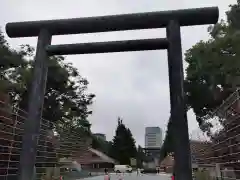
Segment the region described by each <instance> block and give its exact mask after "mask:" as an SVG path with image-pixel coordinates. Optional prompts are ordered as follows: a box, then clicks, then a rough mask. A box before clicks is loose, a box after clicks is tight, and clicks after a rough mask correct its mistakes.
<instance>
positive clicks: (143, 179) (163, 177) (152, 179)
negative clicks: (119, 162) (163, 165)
mask: <svg viewBox="0 0 240 180" xmlns="http://www.w3.org/2000/svg"><path fill="white" fill-rule="evenodd" d="M110 176H111V179H110V180H119V179H120V178H119V177H120V176H119V175H116V174H115V173H112V174H110ZM121 177H122V180H171V178H170V175H168V174H156V175H155V174H148V175H147V174H141V175H138V176H137V174H136V173H132V174H125V175H123V176H121ZM84 180H104V176H96V177H92V178H84Z"/></svg>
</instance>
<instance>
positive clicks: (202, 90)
mask: <svg viewBox="0 0 240 180" xmlns="http://www.w3.org/2000/svg"><path fill="white" fill-rule="evenodd" d="M230 7H231V9H230V11H228V12H227V13H226V15H227V21H226V22H225V21H223V20H222V21H221V22H220V23H218V24H216V25H215V26H211V27H209V29H208V30H209V33H210V35H211V38H210V39H209V40H208V41H200V42H199V43H197V44H196V45H194V46H193V47H192V48H191V49H189V50H188V51H187V52H186V54H185V60H186V62H187V63H188V67H187V69H186V72H187V77H186V81H185V91H186V96H187V102H188V105H189V107H191V108H193V110H194V112H195V114H196V117H197V121H198V122H199V125H200V127H202V129H203V130H208V129H206V128H208V127H209V126H208V125H206V124H205V122H206V121H205V120H206V119H208V118H209V117H208V116H207V115H208V114H210V113H211V112H212V111H213V110H214V109H215V108H216V107H217V106H219V105H220V104H221V103H222V101H223V100H224V99H226V97H228V96H229V95H230V94H231V93H233V92H234V91H235V90H236V88H237V87H239V85H240V84H239V80H240V69H239V67H240V61H239V57H240V45H239V44H240V33H239V32H240V31H239V30H240V21H239V20H240V12H239V10H240V1H239V0H238V2H237V4H235V5H231V6H230Z"/></svg>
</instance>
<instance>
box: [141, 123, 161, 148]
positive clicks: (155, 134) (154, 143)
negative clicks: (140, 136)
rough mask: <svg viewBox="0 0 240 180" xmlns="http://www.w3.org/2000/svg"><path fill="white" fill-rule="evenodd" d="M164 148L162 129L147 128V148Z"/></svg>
mask: <svg viewBox="0 0 240 180" xmlns="http://www.w3.org/2000/svg"><path fill="white" fill-rule="evenodd" d="M161 146H162V130H161V128H160V127H146V129H145V148H160V147H161Z"/></svg>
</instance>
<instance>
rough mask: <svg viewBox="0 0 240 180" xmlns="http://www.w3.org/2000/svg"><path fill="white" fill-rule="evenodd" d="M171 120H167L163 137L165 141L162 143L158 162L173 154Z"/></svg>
mask: <svg viewBox="0 0 240 180" xmlns="http://www.w3.org/2000/svg"><path fill="white" fill-rule="evenodd" d="M171 119H172V118H171V117H170V118H169V120H168V125H167V131H166V135H165V139H164V142H163V145H162V147H161V150H160V162H161V161H163V160H164V158H165V157H166V156H167V155H168V154H169V153H172V152H174V149H173V143H174V142H173V132H172V131H173V130H174V128H173V124H172V120H171Z"/></svg>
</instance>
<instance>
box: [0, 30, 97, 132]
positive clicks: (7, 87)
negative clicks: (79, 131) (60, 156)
mask: <svg viewBox="0 0 240 180" xmlns="http://www.w3.org/2000/svg"><path fill="white" fill-rule="evenodd" d="M33 55H34V48H32V47H31V46H29V45H22V46H21V47H20V50H19V51H16V50H13V49H11V48H10V47H9V45H8V44H7V42H6V40H5V39H4V36H3V35H2V33H0V58H1V59H0V71H1V78H0V81H1V86H0V87H1V91H2V92H5V93H8V94H9V95H10V96H11V101H12V104H13V105H15V106H17V107H20V108H21V109H24V110H27V104H28V97H29V91H30V89H31V88H30V86H31V82H32V70H33V62H34V61H33V60H34V57H33ZM87 85H88V81H87V80H86V79H84V78H82V76H81V75H80V74H79V72H78V70H77V69H76V68H74V67H73V66H72V64H70V63H65V62H64V58H63V57H62V56H53V57H51V58H49V70H48V79H47V85H46V93H45V98H44V108H43V118H44V119H47V120H50V121H51V122H54V123H55V122H57V123H58V124H66V125H73V126H83V127H85V128H88V129H90V126H91V125H90V123H89V122H88V121H87V117H88V115H89V114H91V111H89V110H88V106H89V105H91V104H92V100H93V98H94V95H93V94H88V93H86V90H87Z"/></svg>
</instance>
